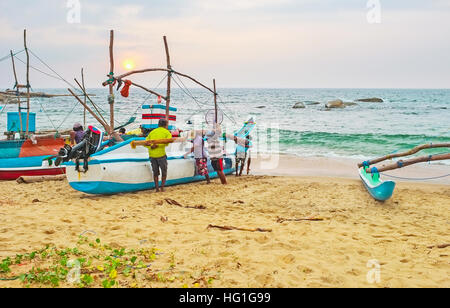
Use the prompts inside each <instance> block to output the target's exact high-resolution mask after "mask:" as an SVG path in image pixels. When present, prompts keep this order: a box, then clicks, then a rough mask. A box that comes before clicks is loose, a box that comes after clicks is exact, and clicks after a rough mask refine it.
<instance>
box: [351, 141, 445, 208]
mask: <svg viewBox="0 0 450 308" xmlns="http://www.w3.org/2000/svg"><path fill="white" fill-rule="evenodd" d="M434 148H450V143H441V144H439V143H437V144H433V143H430V144H423V145H419V146H417V147H415V148H413V149H411V150H410V151H407V152H403V153H396V154H389V155H386V156H384V157H381V158H377V159H373V160H369V161H364V162H362V163H359V164H358V167H359V177H360V178H361V181H362V182H363V183H364V186H365V187H366V189H367V191H368V192H369V194H370V195H371V196H372V197H373V198H374V199H375V200H378V201H386V200H388V199H389V198H391V197H392V194H393V193H394V189H395V182H393V181H383V180H382V179H381V173H382V172H384V171H388V170H394V169H399V168H403V167H406V166H410V165H413V164H417V163H422V162H430V161H440V160H448V159H450V153H444V154H436V155H426V156H421V157H416V158H411V159H408V160H399V161H396V162H394V163H391V164H389V165H385V166H381V167H374V166H373V165H375V164H378V163H380V162H382V161H385V160H388V159H393V158H398V157H403V156H409V155H413V154H415V153H417V152H419V151H422V150H425V149H434Z"/></svg>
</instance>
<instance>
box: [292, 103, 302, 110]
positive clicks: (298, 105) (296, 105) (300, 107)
mask: <svg viewBox="0 0 450 308" xmlns="http://www.w3.org/2000/svg"><path fill="white" fill-rule="evenodd" d="M292 108H294V109H303V108H305V104H303V103H302V102H298V103H295V105H294V106H293V107H292Z"/></svg>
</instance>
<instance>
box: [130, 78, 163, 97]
mask: <svg viewBox="0 0 450 308" xmlns="http://www.w3.org/2000/svg"><path fill="white" fill-rule="evenodd" d="M130 82H131V84H132V85H133V86H135V87H138V88H141V89H143V90H145V91H147V92H149V93H151V94H153V95H155V96H160V97H161V98H162V99H164V100H167V98H166V97H165V96H163V95H161V94H159V93H157V92H155V91H152V90H150V89H147V88H146V87H144V86H141V85H139V84H137V83H134V82H132V81H131V80H130Z"/></svg>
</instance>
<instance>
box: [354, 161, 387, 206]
mask: <svg viewBox="0 0 450 308" xmlns="http://www.w3.org/2000/svg"><path fill="white" fill-rule="evenodd" d="M365 168H366V167H362V168H359V176H360V178H361V180H362V182H363V183H364V186H365V187H366V189H367V191H368V192H369V194H370V195H371V196H372V197H373V198H374V199H375V200H378V201H386V200H388V199H389V198H390V197H392V194H393V193H394V189H395V182H393V181H383V180H382V179H381V178H380V174H379V173H373V174H372V173H367V172H366V171H365Z"/></svg>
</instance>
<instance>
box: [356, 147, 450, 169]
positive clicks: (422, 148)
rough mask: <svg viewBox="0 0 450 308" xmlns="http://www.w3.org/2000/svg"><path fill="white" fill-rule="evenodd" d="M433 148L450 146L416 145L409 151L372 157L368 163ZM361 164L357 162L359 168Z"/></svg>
mask: <svg viewBox="0 0 450 308" xmlns="http://www.w3.org/2000/svg"><path fill="white" fill-rule="evenodd" d="M435 148H450V143H436V144H433V143H428V144H422V145H419V146H416V147H415V148H413V149H411V150H409V151H406V152H403V153H397V154H389V155H386V156H383V157H380V158H376V159H372V160H370V161H369V163H370V165H375V164H377V163H380V162H382V161H385V160H388V159H392V158H397V157H403V156H410V155H412V154H415V153H417V152H420V151H422V150H425V149H435ZM362 166H363V163H359V164H358V167H359V168H361V167H362Z"/></svg>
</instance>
